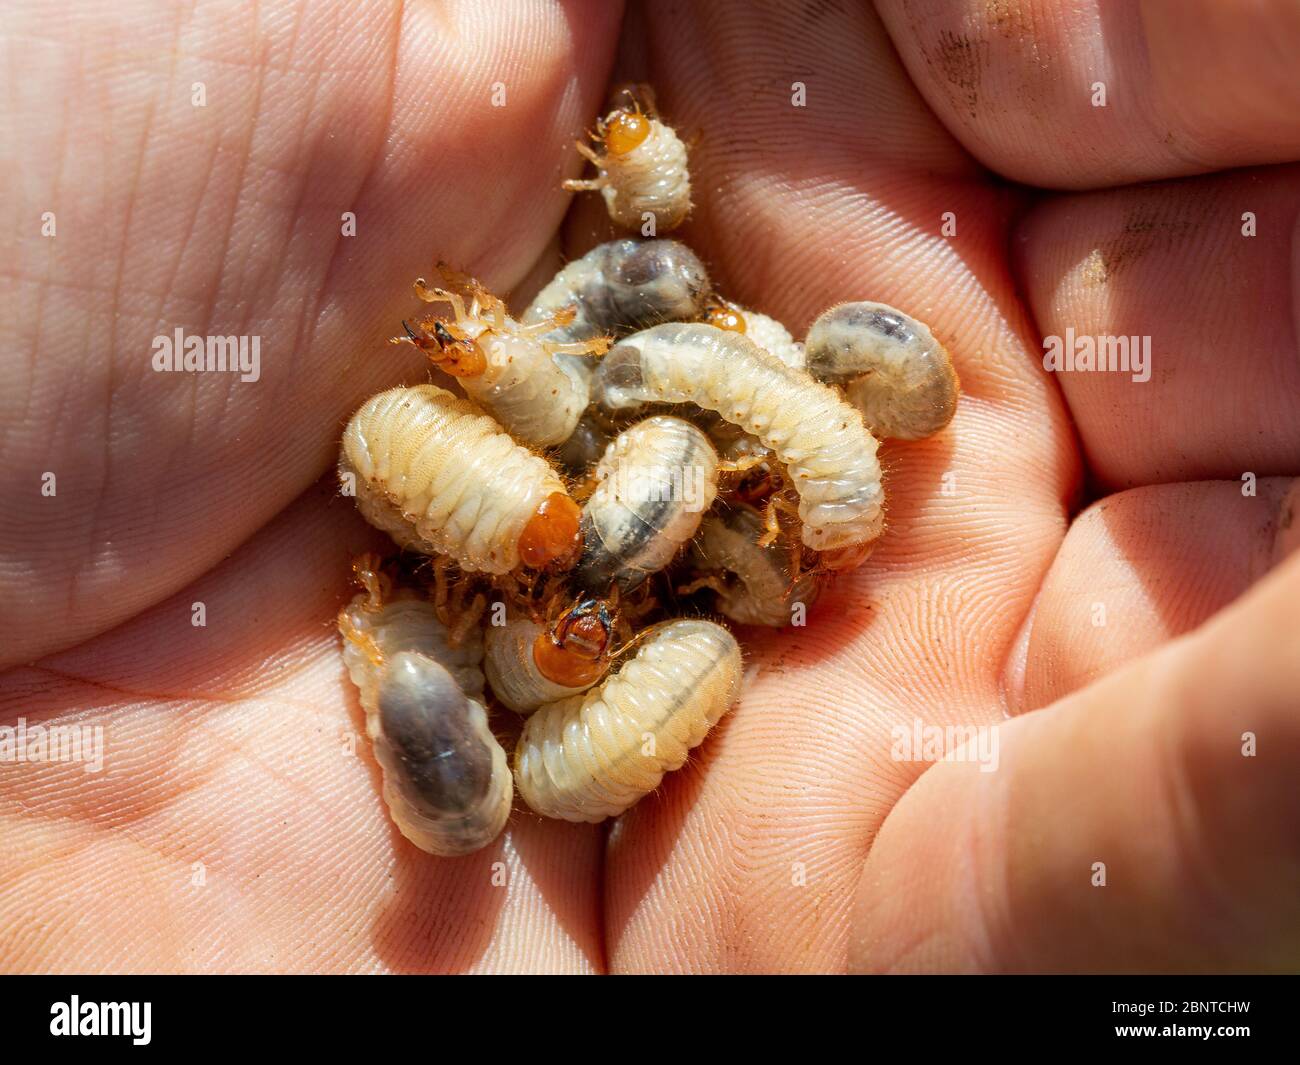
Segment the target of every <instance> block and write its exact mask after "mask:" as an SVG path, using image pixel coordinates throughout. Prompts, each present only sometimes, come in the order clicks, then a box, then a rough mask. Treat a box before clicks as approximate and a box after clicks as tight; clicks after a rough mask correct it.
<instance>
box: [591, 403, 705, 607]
mask: <svg viewBox="0 0 1300 1065" xmlns="http://www.w3.org/2000/svg"><path fill="white" fill-rule="evenodd" d="M595 475H596V480H597V482H598V484H597V486H596V490H595V491H594V492H593V493H592V494H591V498H589V499H588V500H587V502H586V503H585V504H584V505H583V508H582V542H583V549H582V557H581V558H579V560H578V562H577V564H576V565H575V566H574V568H573V570H572V573H571V576H572V579H573V582H574V584H575V585H576V586H577V587H578V588H580V589H582V590H583V591H585V592H587V593H588V594H590V595H605V594H607V593H608V592H609V591H610V589H611V587H613V586H615V585H617V586H618V588H619V590H620V591H622V592H629V591H631V590H632V589H634V588H636V587H638V586H639V585H640V584H641V583H642V582H644V581H645V579H646V578H647V577H649V576H650V575H651V574H652V573H657V572H658V571H659V570H661V569H663V568H664V567H665V566H666V565H668V563H669V562H670V561H672V558H673V556H674V555H676V554H677V552H678V550H680V548H681V547H682V545H683V544H685V543H686V542H687V541H688V540H689V539H690V538H691V537H692V536H693V535H695V530H696V529H697V528H699V524H700V519H701V518H703V516H704V512H705V511H707V510H708V509H709V507H710V506H711V505H712V504H713V500H714V497H715V496H716V495H717V492H718V456H717V453H716V452H715V451H714V449H713V446H712V445H711V444H710V443H709V439H708V437H706V436H705V435H704V433H703V432H701V431H700V430H699V429H698V428H696V427H695V426H694V425H692V424H691V423H690V422H687V421H683V420H682V419H681V418H672V417H668V416H666V415H658V416H655V417H651V418H646V419H645V420H644V421H641V422H638V423H637V424H636V425H633V426H632V427H631V428H629V429H625V430H624V431H623V432H622V433H620V434H619V435H618V436H617V437H616V438H615V439H614V442H613V443H612V444H610V446H609V448H608V449H607V450H606V452H605V455H604V457H603V458H602V459H601V460H600V462H599V464H598V465H597V466H596V474H595Z"/></svg>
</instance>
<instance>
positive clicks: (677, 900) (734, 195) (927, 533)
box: [606, 3, 1077, 971]
mask: <svg viewBox="0 0 1300 1065" xmlns="http://www.w3.org/2000/svg"><path fill="white" fill-rule="evenodd" d="M656 14H657V15H658V16H660V17H656V18H655V19H653V20H651V21H650V24H649V26H648V28H647V31H646V39H645V43H646V55H647V59H646V62H647V66H646V68H645V69H646V73H647V74H648V75H649V76H650V79H651V80H652V81H653V83H654V84H655V86H656V88H657V90H658V95H659V97H660V103H661V105H662V108H663V110H664V113H665V114H667V115H668V116H670V117H671V118H672V120H673V121H674V123H675V124H676V125H677V126H678V128H679V129H683V128H684V129H698V130H699V131H700V140H699V146H698V148H697V150H696V152H695V153H694V154H693V155H692V182H693V188H694V190H695V196H696V208H695V213H694V215H693V216H692V220H691V222H690V223H689V226H688V232H687V239H688V240H689V241H691V242H692V244H693V246H698V247H700V248H701V249H702V250H703V252H704V254H705V255H706V256H707V258H708V260H709V262H710V265H711V267H712V268H713V269H714V273H715V277H716V279H717V281H718V283H719V285H721V286H722V287H723V291H724V292H725V293H726V294H727V295H729V296H731V297H732V298H734V299H736V300H738V301H739V302H741V303H742V304H745V305H747V306H751V307H754V308H756V309H757V310H759V311H763V312H765V313H769V314H772V315H774V316H776V317H778V318H779V319H781V320H783V321H784V322H785V323H786V324H787V325H788V326H789V327H790V328H791V329H792V330H793V331H794V333H795V335H797V336H801V335H802V334H803V333H804V331H805V330H806V327H807V325H808V323H809V322H810V321H811V320H812V318H813V317H814V316H815V315H816V314H818V313H819V312H820V311H822V310H824V309H825V308H826V307H828V306H830V305H832V304H833V303H836V302H840V301H843V300H849V299H878V300H883V301H886V302H890V303H894V304H897V305H898V306H900V307H902V308H903V309H905V310H907V311H909V312H910V313H913V314H915V315H917V316H918V317H920V318H922V319H924V320H925V321H927V322H928V323H929V324H930V325H931V326H932V327H933V328H934V330H935V332H936V334H937V335H938V336H939V337H941V338H942V340H943V342H944V343H945V344H946V345H947V346H948V347H949V348H950V350H951V351H952V353H953V356H954V358H955V359H956V361H957V364H958V370H959V372H960V374H961V377H962V383H963V395H962V399H961V402H960V403H959V404H958V410H957V415H956V419H955V421H954V422H953V424H952V425H951V426H949V427H948V429H947V430H945V431H944V432H943V433H941V434H940V435H938V436H937V437H934V438H932V439H930V440H927V441H922V442H918V443H912V444H888V445H886V447H885V449H884V451H883V452H882V455H883V462H884V464H885V470H886V473H885V493H886V497H887V504H886V514H887V530H886V533H885V536H884V537H883V539H882V540H881V542H880V545H879V546H878V548H877V550H876V553H875V555H874V556H873V558H872V559H871V561H870V562H869V563H868V564H867V566H866V567H865V568H864V569H863V570H862V571H860V572H859V573H857V574H855V575H853V576H846V577H843V578H841V579H840V580H838V581H837V582H836V583H835V584H834V585H833V586H832V588H831V589H830V591H829V592H828V593H827V594H826V595H825V596H824V598H823V600H822V601H821V602H819V603H818V604H817V605H816V606H814V607H813V608H812V610H811V611H810V613H809V615H808V623H807V626H806V628H792V629H789V630H787V631H784V632H781V633H775V634H773V633H766V634H764V633H754V632H746V633H744V634H743V640H744V643H745V646H746V651H747V653H748V654H750V656H751V663H752V668H753V670H754V672H755V674H756V675H755V676H754V677H753V680H752V684H751V685H750V687H749V688H748V689H747V691H746V692H745V694H744V696H743V698H742V700H741V702H740V704H739V706H738V707H737V708H736V709H735V710H734V711H733V712H732V714H731V715H730V716H729V718H728V719H727V720H726V721H724V723H723V725H722V727H721V729H720V730H719V731H718V733H717V734H716V735H714V736H711V737H710V739H709V740H708V742H707V743H706V744H705V746H704V747H703V748H702V750H701V751H700V752H698V756H697V758H696V760H695V761H693V763H692V766H691V767H688V768H687V769H685V770H683V771H682V772H680V773H677V774H673V775H672V776H670V777H669V778H668V779H667V780H665V782H664V784H663V786H662V788H661V789H660V790H659V791H658V792H657V793H656V794H655V796H653V797H652V798H647V799H646V800H645V801H643V802H642V803H641V804H640V805H638V806H637V807H636V809H634V810H633V811H631V812H630V813H629V814H628V815H626V816H625V817H624V818H623V819H622V823H621V824H620V827H619V828H618V830H617V832H616V833H615V835H614V837H613V838H612V840H611V845H610V858H609V865H608V872H607V876H606V921H607V928H608V932H607V935H608V942H609V952H610V959H611V965H612V966H613V967H615V968H623V969H638V970H645V969H656V970H662V969H664V968H671V969H674V970H688V971H737V970H742V971H749V970H757V971H773V970H790V969H793V970H816V971H825V970H827V969H835V968H840V967H842V966H843V964H844V958H845V950H846V943H847V931H848V923H847V921H848V909H849V903H850V898H851V893H852V890H853V886H854V885H855V883H856V878H857V873H858V869H859V867H860V863H861V859H862V856H863V854H864V853H865V851H866V848H867V846H868V843H869V840H870V838H871V836H872V834H873V833H874V831H875V828H876V826H877V825H878V824H879V822H880V820H881V819H882V818H883V816H884V814H885V813H886V812H887V811H888V809H889V807H890V805H891V804H892V803H893V802H894V800H895V799H896V798H897V796H898V795H899V794H901V793H902V791H903V790H904V789H905V788H906V787H907V786H908V784H909V783H910V782H911V781H912V780H913V779H914V778H915V776H916V775H917V774H918V773H919V772H920V771H921V769H922V765H921V764H920V763H919V762H918V763H915V764H913V763H905V762H899V761H894V760H893V759H892V758H891V756H890V734H891V728H892V726H893V725H895V724H897V723H899V722H900V721H902V722H908V723H909V724H910V722H911V721H912V720H913V719H914V718H916V717H917V716H918V715H920V716H922V717H925V718H926V719H927V720H942V721H945V722H947V721H951V722H961V723H970V722H975V721H990V720H995V719H997V718H998V717H1000V716H1001V714H1002V707H1001V695H1000V690H999V685H1000V679H999V678H1000V672H1001V664H1002V662H1003V661H1004V660H1005V658H1006V655H1007V653H1008V650H1009V648H1010V646H1011V644H1012V641H1013V639H1014V637H1015V633H1016V630H1017V627H1018V625H1019V623H1020V621H1021V619H1022V618H1023V617H1024V615H1025V613H1026V612H1027V611H1028V609H1029V605H1030V603H1031V601H1032V596H1033V591H1034V588H1035V586H1036V583H1037V582H1038V580H1040V579H1041V576H1042V574H1043V573H1044V572H1045V570H1046V568H1047V566H1048V564H1049V562H1050V559H1051V557H1052V555H1053V554H1054V552H1055V551H1056V549H1057V547H1058V546H1059V543H1060V537H1061V535H1062V534H1063V532H1064V527H1065V513H1066V507H1067V501H1068V499H1069V498H1070V496H1071V493H1072V492H1073V489H1074V486H1075V479H1076V477H1077V467H1076V465H1075V460H1074V456H1073V453H1072V451H1071V438H1070V435H1069V430H1068V427H1067V426H1066V424H1065V422H1064V419H1063V418H1062V416H1061V415H1062V412H1061V410H1060V407H1059V405H1058V404H1057V399H1056V396H1055V394H1054V392H1053V386H1052V384H1051V382H1050V381H1049V380H1047V379H1045V377H1044V375H1043V374H1042V373H1041V370H1040V369H1039V367H1038V365H1037V361H1036V359H1035V358H1034V357H1033V356H1032V355H1031V354H1030V353H1029V351H1028V350H1027V343H1032V341H1031V340H1030V337H1031V328H1030V327H1029V324H1028V323H1027V322H1026V321H1025V319H1024V318H1023V316H1022V315H1021V313H1020V312H1019V311H1018V309H1017V305H1016V301H1015V299H1014V296H1013V292H1012V287H1011V285H1010V282H1009V274H1008V270H1007V263H1006V259H1005V246H1006V245H1005V232H1006V229H1005V218H1006V211H1007V209H1008V208H1009V206H1010V205H1009V203H1008V202H1007V199H1006V197H1005V194H1004V193H1003V192H1001V191H999V190H998V189H997V188H994V187H993V186H991V185H988V184H986V183H984V182H983V180H982V179H981V178H980V177H979V173H978V171H977V170H975V169H974V168H972V166H971V164H970V161H969V159H968V158H967V157H966V156H965V154H964V153H963V152H961V151H960V149H958V148H957V147H956V146H955V145H954V144H953V143H952V142H951V141H950V140H949V139H948V138H947V137H946V135H945V134H944V133H943V131H942V130H941V129H940V128H939V127H938V126H937V124H936V123H935V121H934V119H933V116H932V115H931V114H930V113H929V111H928V109H927V108H926V107H925V106H924V104H923V103H922V101H920V100H919V98H917V96H916V95H915V92H914V91H913V90H912V88H911V87H910V85H909V84H908V82H907V81H906V79H905V78H904V77H903V76H902V72H901V70H900V69H899V67H898V65H897V60H896V59H895V57H894V55H893V52H892V49H891V47H890V45H889V42H888V40H887V39H886V38H885V36H884V34H883V32H882V30H881V28H880V27H879V25H878V24H877V23H876V22H875V21H874V19H873V18H872V16H871V15H870V13H869V12H864V11H862V10H861V9H846V8H842V7H825V6H823V7H821V8H819V9H818V10H817V13H816V14H815V16H814V15H810V14H809V13H808V12H806V11H802V10H795V9H791V8H790V7H789V6H788V5H782V4H776V3H772V4H765V5H760V6H759V7H757V8H755V6H754V5H752V4H735V5H727V4H721V5H718V4H710V5H700V6H695V7H691V8H687V9H682V10H679V11H673V12H669V13H663V12H659V10H658V9H656ZM795 82H802V83H803V84H804V87H805V89H806V104H807V106H806V107H799V106H796V105H795V104H794V100H795V99H797V98H798V97H797V94H798V89H797V88H794V89H793V95H792V86H793V85H794V83H795ZM865 100H869V101H872V102H873V104H872V110H871V113H870V114H864V111H863V106H862V101H865ZM945 211H951V212H953V213H954V214H955V217H956V235H955V236H944V235H943V233H942V231H941V230H942V226H943V216H944V212H945Z"/></svg>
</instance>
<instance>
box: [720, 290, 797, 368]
mask: <svg viewBox="0 0 1300 1065" xmlns="http://www.w3.org/2000/svg"><path fill="white" fill-rule="evenodd" d="M704 321H705V322H706V323H708V324H709V325H713V326H717V327H718V328H719V329H725V330H727V331H728V332H732V333H744V334H745V336H747V337H749V339H750V340H752V341H753V342H754V343H755V344H757V345H758V346H759V347H760V348H762V349H763V350H764V351H769V352H771V353H772V354H773V355H775V356H776V357H777V358H778V359H780V360H781V361H782V362H783V363H785V364H786V365H787V366H789V367H791V368H792V369H795V370H802V369H804V363H805V361H806V360H805V358H804V350H803V345H802V344H800V343H799V342H798V341H797V340H795V338H794V337H793V336H792V335H791V333H790V330H788V329H787V328H786V327H785V326H783V325H782V324H781V323H780V322H778V321H777V320H776V319H775V318H771V317H769V316H768V315H766V314H759V313H758V311H751V310H748V309H747V308H745V307H739V306H736V305H735V304H730V303H728V304H719V305H717V306H714V307H711V308H710V309H709V310H708V312H707V313H706V314H705V317H704Z"/></svg>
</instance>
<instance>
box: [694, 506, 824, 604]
mask: <svg viewBox="0 0 1300 1065" xmlns="http://www.w3.org/2000/svg"><path fill="white" fill-rule="evenodd" d="M765 532H766V527H765V525H764V522H763V517H762V515H761V514H759V512H758V511H756V510H755V509H754V508H753V507H749V506H746V505H744V504H735V505H733V506H731V507H729V508H727V509H726V510H724V511H722V512H720V513H717V514H710V515H709V516H708V517H707V518H705V519H704V522H703V524H702V525H701V526H700V533H699V536H698V537H696V539H695V542H694V543H693V544H692V545H691V560H692V562H693V564H694V566H695V568H696V569H697V570H698V571H700V572H703V573H706V574H712V575H716V576H715V577H714V578H713V579H707V578H706V579H705V580H702V581H700V582H697V583H699V584H701V585H702V586H706V587H710V588H712V589H713V590H714V591H715V592H716V593H717V607H718V611H719V612H720V613H722V614H724V615H725V616H726V617H728V618H730V619H731V620H732V621H736V622H739V623H740V624H742V625H766V626H769V627H771V628H778V629H779V628H783V627H784V626H786V625H789V624H790V620H791V616H792V611H793V609H794V607H795V606H796V605H797V604H802V605H803V606H804V607H810V606H812V604H813V603H814V602H816V600H817V595H818V592H819V591H820V588H819V585H818V581H817V577H816V575H815V574H814V573H812V572H805V573H802V574H800V575H799V577H797V578H793V577H792V576H791V547H792V545H791V544H789V543H786V542H783V540H782V539H780V538H778V539H777V540H776V541H775V542H774V543H771V544H768V545H767V546H763V547H760V546H759V540H761V539H762V538H763V535H764V533H765Z"/></svg>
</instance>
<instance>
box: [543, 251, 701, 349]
mask: <svg viewBox="0 0 1300 1065" xmlns="http://www.w3.org/2000/svg"><path fill="white" fill-rule="evenodd" d="M708 291H709V275H708V271H707V270H705V268H704V264H703V263H702V262H700V260H699V258H698V257H697V256H696V254H695V253H694V252H693V251H691V249H690V248H688V247H686V245H685V244H680V243H678V242H677V241H675V240H645V241H641V240H611V241H608V242H607V243H605V244H599V245H597V246H596V247H594V248H592V249H591V251H589V252H587V254H586V255H584V256H583V257H582V258H581V259H574V260H573V262H571V263H569V264H568V265H567V266H565V267H564V269H563V270H561V271H560V272H559V273H558V274H556V275H555V277H554V278H552V279H551V281H550V282H549V283H548V284H547V286H546V287H545V288H544V289H542V291H541V292H539V293H538V294H537V297H536V298H535V299H534V300H533V302H532V303H531V304H529V306H528V310H526V311H525V312H524V316H523V319H522V320H523V321H524V322H525V323H530V324H531V323H534V322H544V321H550V320H553V319H554V318H555V316H556V315H558V314H561V313H562V312H563V311H564V310H565V309H566V308H572V309H573V310H574V312H575V313H574V317H573V320H572V321H571V322H569V323H567V324H565V325H562V326H558V327H556V328H555V329H554V330H552V331H551V332H550V333H547V334H546V339H554V340H565V341H581V340H589V339H591V338H592V337H597V336H626V335H627V334H628V333H631V332H633V331H634V330H636V329H642V328H644V327H646V326H649V325H658V324H659V323H660V322H681V321H687V320H689V319H691V318H695V317H697V316H698V315H699V313H700V311H701V309H702V307H703V305H704V302H705V299H706V294H707V292H708Z"/></svg>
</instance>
